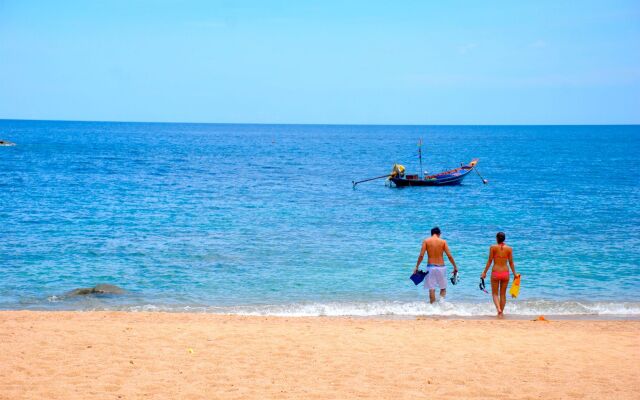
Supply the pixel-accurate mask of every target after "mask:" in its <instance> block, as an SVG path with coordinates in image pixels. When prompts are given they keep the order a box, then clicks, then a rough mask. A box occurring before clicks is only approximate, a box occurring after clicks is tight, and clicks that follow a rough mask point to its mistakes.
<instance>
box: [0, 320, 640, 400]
mask: <svg viewBox="0 0 640 400" xmlns="http://www.w3.org/2000/svg"><path fill="white" fill-rule="evenodd" d="M639 362H640V321H550V322H539V321H536V322H533V321H523V320H520V321H509V320H504V321H483V320H434V319H418V320H381V319H349V318H278V317H241V316H221V315H208V314H172V313H125V312H29V311H7V312H1V313H0V398H1V399H12V400H13V399H44V398H47V399H66V398H84V399H136V398H154V399H155V398H167V399H178V398H180V399H204V398H207V399H214V398H225V399H262V398H278V399H283V398H285V399H286V398H290V399H300V398H305V399H326V398H341V399H346V398H371V399H374V398H375V399H399V398H401V399H402V398H406V399H413V398H447V399H454V398H474V399H489V398H514V399H537V398H546V399H560V398H580V399H582V398H588V399H605V398H615V399H637V398H640V368H639V367H638V365H639Z"/></svg>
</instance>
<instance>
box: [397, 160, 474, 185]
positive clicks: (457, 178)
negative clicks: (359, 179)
mask: <svg viewBox="0 0 640 400" xmlns="http://www.w3.org/2000/svg"><path fill="white" fill-rule="evenodd" d="M472 169H473V167H471V166H469V165H465V166H463V167H460V168H458V169H455V170H451V171H447V172H442V173H440V174H437V175H433V176H429V177H426V178H425V179H407V178H399V177H393V178H389V180H390V181H391V182H393V183H394V184H395V185H396V187H407V186H455V185H459V184H461V183H462V181H463V180H464V178H466V177H467V175H469V173H470V172H471V170H472Z"/></svg>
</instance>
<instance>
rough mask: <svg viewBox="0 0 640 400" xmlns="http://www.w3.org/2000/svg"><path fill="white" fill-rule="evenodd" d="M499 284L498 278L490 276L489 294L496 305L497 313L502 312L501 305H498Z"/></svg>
mask: <svg viewBox="0 0 640 400" xmlns="http://www.w3.org/2000/svg"><path fill="white" fill-rule="evenodd" d="M499 284H500V281H499V280H497V279H493V278H491V296H492V297H493V304H495V306H496V311H498V315H500V314H502V307H501V306H500V296H499V295H498V289H499V287H498V285H499Z"/></svg>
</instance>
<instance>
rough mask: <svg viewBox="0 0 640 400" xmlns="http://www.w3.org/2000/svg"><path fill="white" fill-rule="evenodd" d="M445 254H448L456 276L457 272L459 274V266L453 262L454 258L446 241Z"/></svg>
mask: <svg viewBox="0 0 640 400" xmlns="http://www.w3.org/2000/svg"><path fill="white" fill-rule="evenodd" d="M444 252H445V253H446V254H447V258H448V259H449V262H450V263H451V265H453V273H454V274H455V273H456V272H458V266H457V265H456V262H455V261H454V260H453V256H452V255H451V252H450V251H449V245H448V244H447V241H446V240H445V241H444Z"/></svg>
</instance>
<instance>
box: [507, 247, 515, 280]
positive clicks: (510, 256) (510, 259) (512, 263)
mask: <svg viewBox="0 0 640 400" xmlns="http://www.w3.org/2000/svg"><path fill="white" fill-rule="evenodd" d="M509 265H511V271H513V276H516V264H515V263H514V262H513V248H511V249H509Z"/></svg>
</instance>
